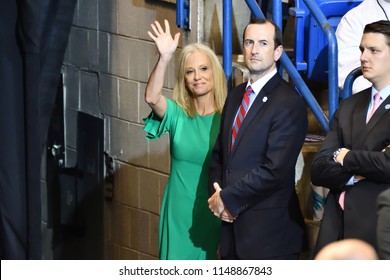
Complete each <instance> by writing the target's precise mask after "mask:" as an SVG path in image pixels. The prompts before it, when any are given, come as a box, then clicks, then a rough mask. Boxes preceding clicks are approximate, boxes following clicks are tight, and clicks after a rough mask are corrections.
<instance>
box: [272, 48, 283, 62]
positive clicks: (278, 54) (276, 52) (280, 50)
mask: <svg viewBox="0 0 390 280" xmlns="http://www.w3.org/2000/svg"><path fill="white" fill-rule="evenodd" d="M282 53H283V46H282V45H280V46H278V47H277V48H276V49H275V50H274V60H275V62H276V61H278V60H279V59H280V57H281V56H282Z"/></svg>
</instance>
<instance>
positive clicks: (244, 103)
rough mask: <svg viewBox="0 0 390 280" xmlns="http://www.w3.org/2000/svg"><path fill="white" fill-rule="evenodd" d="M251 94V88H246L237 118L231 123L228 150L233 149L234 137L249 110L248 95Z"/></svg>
mask: <svg viewBox="0 0 390 280" xmlns="http://www.w3.org/2000/svg"><path fill="white" fill-rule="evenodd" d="M252 92H253V90H252V87H251V86H248V87H247V89H246V91H245V93H244V96H243V98H242V102H241V105H240V108H239V109H238V113H237V116H236V118H235V120H234V123H233V128H232V144H231V146H230V149H233V146H234V142H235V141H236V137H237V134H238V130H239V129H240V126H241V123H242V121H243V120H244V118H245V115H246V113H247V112H248V108H249V95H250V94H251V93H252Z"/></svg>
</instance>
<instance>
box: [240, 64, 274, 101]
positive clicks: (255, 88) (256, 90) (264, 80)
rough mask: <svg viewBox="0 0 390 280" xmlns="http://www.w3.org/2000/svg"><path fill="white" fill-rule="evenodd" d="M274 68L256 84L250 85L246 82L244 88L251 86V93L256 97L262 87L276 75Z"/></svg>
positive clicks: (249, 82)
mask: <svg viewBox="0 0 390 280" xmlns="http://www.w3.org/2000/svg"><path fill="white" fill-rule="evenodd" d="M276 72H277V71H276V68H275V69H273V70H272V71H271V72H269V73H268V74H267V75H265V76H264V77H262V78H260V79H258V80H257V81H256V82H254V83H253V84H252V83H251V80H250V79H249V80H248V83H247V85H246V87H248V86H251V87H252V89H253V92H254V93H255V94H256V96H257V95H258V94H259V92H260V91H261V89H262V88H263V87H264V85H265V84H266V83H267V82H268V81H269V80H270V79H271V78H272V77H273V76H274V75H275V74H276Z"/></svg>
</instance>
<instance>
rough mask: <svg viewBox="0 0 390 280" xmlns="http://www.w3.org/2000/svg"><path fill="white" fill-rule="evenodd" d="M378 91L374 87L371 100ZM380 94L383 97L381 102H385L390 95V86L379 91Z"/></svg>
mask: <svg viewBox="0 0 390 280" xmlns="http://www.w3.org/2000/svg"><path fill="white" fill-rule="evenodd" d="M377 92H378V91H377V89H376V88H375V87H374V86H373V87H372V89H371V99H372V98H374V95H375V93H377ZM379 94H380V96H381V100H382V101H383V100H385V99H386V98H387V97H388V96H389V95H390V85H388V86H387V87H385V88H383V89H382V90H381V91H379Z"/></svg>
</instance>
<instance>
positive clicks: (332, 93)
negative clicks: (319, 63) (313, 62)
mask: <svg viewBox="0 0 390 280" xmlns="http://www.w3.org/2000/svg"><path fill="white" fill-rule="evenodd" d="M303 2H305V5H306V6H307V8H308V9H309V11H310V13H311V14H312V15H313V17H314V19H315V20H316V21H317V23H318V24H319V26H320V27H321V29H322V31H323V32H324V34H325V37H326V38H327V40H328V71H329V75H328V79H329V81H328V90H329V118H332V116H333V114H334V113H335V112H336V110H337V107H338V104H339V89H338V84H337V77H338V70H337V53H338V51H337V39H336V34H335V32H334V31H333V28H332V26H331V25H330V24H329V23H328V20H327V19H326V17H325V15H324V13H323V12H322V11H321V9H320V8H319V7H318V5H317V3H316V1H313V0H303Z"/></svg>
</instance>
